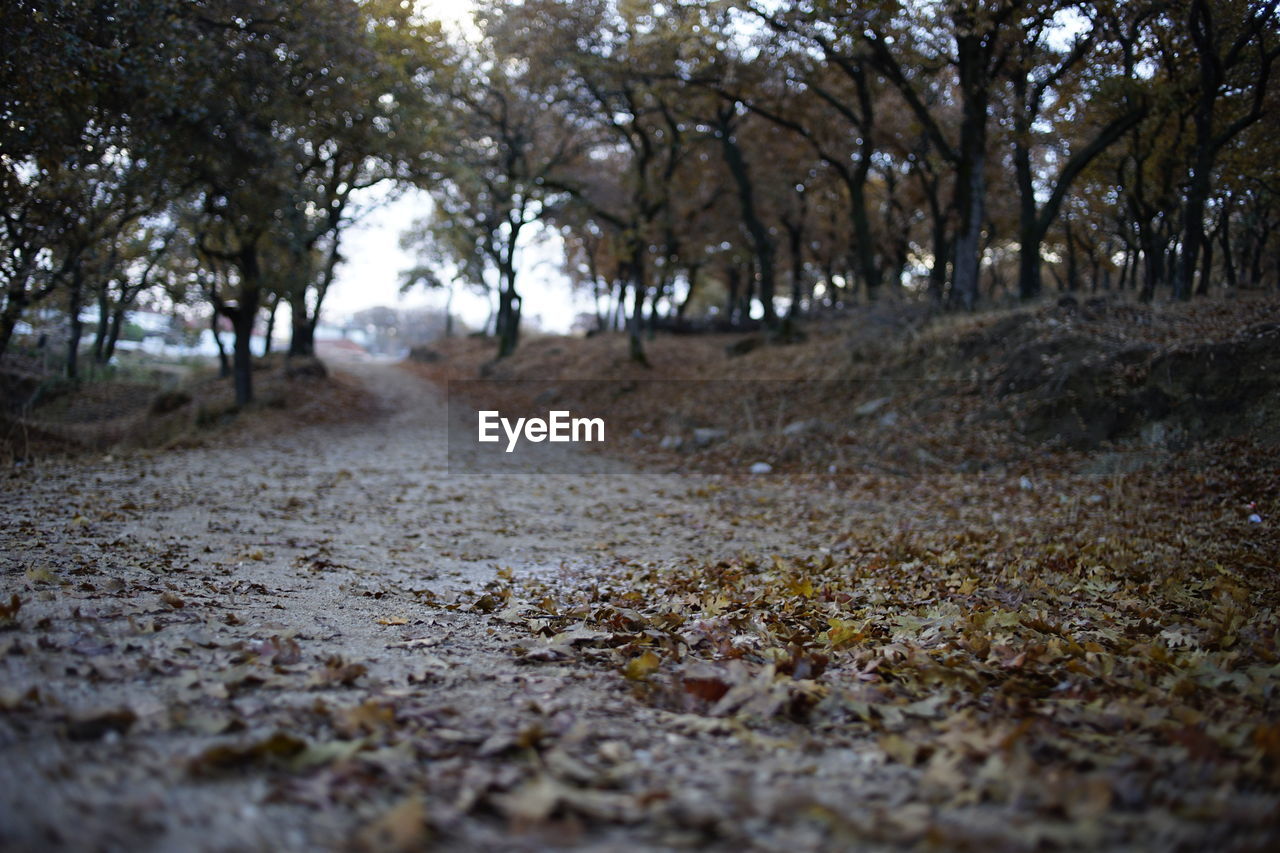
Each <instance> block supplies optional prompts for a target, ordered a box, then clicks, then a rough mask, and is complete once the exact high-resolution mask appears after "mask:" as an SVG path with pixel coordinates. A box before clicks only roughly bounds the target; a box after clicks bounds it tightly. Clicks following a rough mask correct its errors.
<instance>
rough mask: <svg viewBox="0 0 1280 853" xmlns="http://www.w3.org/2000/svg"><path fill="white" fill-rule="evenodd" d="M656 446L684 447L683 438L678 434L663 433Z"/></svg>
mask: <svg viewBox="0 0 1280 853" xmlns="http://www.w3.org/2000/svg"><path fill="white" fill-rule="evenodd" d="M658 446H659V447H661V448H662V449H663V450H679V449H680V448H681V447H684V439H683V438H682V437H681V436H678V435H664V436H663V437H662V440H661V441H659V442H658Z"/></svg>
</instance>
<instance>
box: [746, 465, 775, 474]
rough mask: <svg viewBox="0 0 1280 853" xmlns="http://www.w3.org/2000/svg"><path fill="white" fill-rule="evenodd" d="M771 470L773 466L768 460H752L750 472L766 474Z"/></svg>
mask: <svg viewBox="0 0 1280 853" xmlns="http://www.w3.org/2000/svg"><path fill="white" fill-rule="evenodd" d="M772 470H773V466H772V465H770V464H769V463H768V462H753V463H752V464H751V473H752V474H768V473H769V472H770V471H772Z"/></svg>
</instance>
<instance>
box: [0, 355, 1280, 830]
mask: <svg viewBox="0 0 1280 853" xmlns="http://www.w3.org/2000/svg"><path fill="white" fill-rule="evenodd" d="M343 369H344V371H345V374H344V375H342V376H340V377H339V382H340V383H341V384H342V385H343V388H344V391H343V393H342V395H341V396H340V397H338V398H335V399H340V400H342V401H345V402H344V405H347V406H350V407H352V408H353V409H356V410H357V411H350V412H346V413H344V414H343V416H340V417H328V418H314V419H312V420H313V421H314V422H312V423H309V424H308V425H306V426H302V427H300V428H298V429H296V430H292V431H287V432H285V431H276V432H270V431H265V432H264V431H263V430H261V429H257V430H253V429H249V430H245V431H242V432H234V431H233V432H229V433H227V434H225V435H222V436H220V437H219V438H218V440H216V441H206V442H202V443H196V444H195V445H194V446H189V445H188V444H186V443H184V444H182V445H180V446H175V447H171V448H169V449H166V450H150V451H149V450H133V451H114V452H111V453H108V454H105V455H98V454H94V455H92V456H84V455H80V456H74V457H70V458H61V459H59V458H47V459H27V460H24V461H23V462H22V463H21V464H14V465H12V466H10V467H9V468H8V469H7V470H6V471H5V473H4V476H5V478H6V479H5V480H4V483H3V516H4V524H3V528H2V532H0V543H2V546H0V547H2V549H3V550H2V552H0V577H3V595H2V596H0V627H2V630H0V759H2V762H3V765H4V767H5V771H4V772H3V773H2V774H0V846H4V847H5V848H6V849H33V850H34V849H40V850H44V849H68V848H70V849H83V848H86V847H88V848H94V849H99V848H100V849H130V850H132V849H146V848H150V849H163V850H191V849H206V850H221V849H273V850H274V849H315V848H317V847H318V848H324V849H335V848H336V849H377V850H384V849H419V848H421V847H423V846H427V845H431V846H434V847H438V848H440V849H446V850H447V849H458V850H477V849H492V850H512V849H516V850H519V849H529V850H535V849H549V848H550V849H558V848H565V847H569V848H578V849H593V850H619V849H688V848H698V849H726V850H727V849H744V848H746V849H763V850H781V849H786V850H807V849H833V848H849V847H853V848H858V849H881V848H883V849H903V848H916V847H925V848H940V849H968V848H979V847H981V848H991V849H1011V850H1021V849H1039V848H1044V847H1049V848H1054V847H1063V848H1076V849H1084V848H1089V849H1093V848H1099V847H1106V848H1111V849H1151V848H1159V849H1179V848H1184V849H1199V848H1203V847H1206V846H1210V845H1213V846H1218V847H1226V848H1232V849H1264V848H1267V847H1269V846H1271V845H1273V844H1275V843H1276V841H1277V840H1278V839H1280V826H1278V825H1277V823H1276V818H1275V815H1276V813H1277V805H1280V793H1278V791H1280V788H1278V785H1277V782H1278V777H1277V771H1278V767H1280V715H1278V709H1280V705H1278V704H1277V701H1278V697H1277V695H1276V686H1277V684H1278V683H1280V680H1278V679H1277V636H1276V623H1277V608H1276V603H1277V601H1280V598H1278V597H1277V595H1276V577H1275V564H1274V555H1275V553H1277V548H1276V546H1277V540H1276V535H1275V533H1274V529H1273V525H1272V522H1271V519H1273V518H1274V517H1275V512H1276V511H1277V510H1278V509H1280V506H1277V500H1278V498H1280V496H1278V495H1277V491H1276V490H1277V484H1276V482H1275V479H1274V477H1273V474H1274V469H1271V473H1268V472H1267V471H1266V470H1258V468H1257V465H1256V464H1255V461H1256V459H1257V458H1258V457H1257V456H1256V455H1254V456H1251V455H1250V454H1251V453H1254V450H1253V449H1250V448H1248V447H1244V446H1243V445H1241V446H1236V452H1235V453H1234V455H1233V452H1232V451H1231V447H1232V446H1226V445H1224V448H1225V449H1223V448H1218V449H1217V450H1214V451H1213V452H1208V451H1196V452H1191V451H1188V452H1187V453H1184V454H1183V455H1181V456H1177V457H1176V458H1173V459H1172V461H1169V460H1167V459H1166V461H1165V462H1163V463H1161V464H1159V465H1156V464H1153V463H1151V462H1149V461H1144V462H1142V463H1141V464H1139V465H1136V466H1129V467H1132V468H1134V469H1136V470H1128V468H1127V467H1126V466H1119V467H1117V466H1115V465H1112V466H1109V467H1108V468H1107V470H1106V471H1105V472H1103V473H1102V474H1101V475H1099V473H1098V472H1097V471H1092V470H1088V466H1087V465H1086V464H1085V462H1087V460H1084V459H1082V458H1081V457H1078V456H1075V457H1073V456H1070V455H1067V456H1063V457H1061V458H1055V459H1054V460H1050V459H1048V458H1043V459H1037V460H1036V461H1034V462H1028V461H1027V460H1026V459H1025V458H1023V459H1022V460H1021V461H1020V462H1018V463H1016V464H1014V463H1001V464H1000V465H999V466H997V467H994V468H992V469H991V470H988V471H984V472H980V473H974V472H968V471H963V470H957V469H955V468H953V467H946V468H945V469H944V467H943V466H941V465H940V464H935V463H936V460H937V459H938V457H937V456H934V455H933V454H930V457H931V458H928V459H926V461H927V462H928V464H927V465H924V466H923V470H918V471H905V470H898V469H897V468H896V467H895V466H888V467H889V469H890V470H888V471H886V470H881V469H879V468H874V467H873V468H870V469H866V470H861V471H843V470H841V471H828V470H827V469H826V468H825V467H824V468H823V469H820V470H818V471H817V472H808V473H805V472H799V473H796V474H794V475H791V476H785V477H784V476H780V475H779V476H773V475H769V476H765V475H759V476H752V475H749V474H746V473H745V471H739V470H736V469H735V470H731V471H730V473H692V472H691V471H690V470H688V469H689V468H692V467H697V466H694V465H685V464H683V461H684V460H686V459H687V458H688V457H683V456H681V455H679V454H678V453H676V454H668V455H667V456H662V455H656V456H654V457H653V459H651V460H650V463H651V464H648V465H647V467H639V466H636V465H634V464H632V463H630V462H628V461H624V460H619V459H616V458H604V457H600V456H596V455H591V454H587V453H583V452H580V451H578V450H573V449H568V450H566V449H563V448H560V447H557V448H550V447H546V448H544V449H545V455H544V456H542V457H539V458H537V459H535V463H536V464H535V466H534V467H535V468H536V469H537V470H536V471H535V472H533V473H520V474H508V475H492V474H489V475H482V476H477V475H473V474H468V473H466V471H467V470H469V469H468V468H467V466H466V464H465V460H460V459H459V457H457V456H456V455H453V456H450V455H449V453H448V451H447V447H446V443H445V441H444V435H445V433H446V431H447V429H446V428H447V426H448V422H449V418H453V419H455V423H454V425H455V427H457V428H460V429H471V426H470V424H471V421H470V418H471V417H472V415H471V413H470V412H469V411H467V410H465V409H464V408H463V407H461V406H459V405H458V404H457V400H454V401H452V402H453V403H454V405H453V406H452V407H450V406H447V405H446V401H445V397H444V395H443V392H442V391H441V389H440V388H439V387H438V386H436V385H433V384H431V383H430V382H428V381H426V380H424V379H423V378H422V376H420V375H419V373H417V372H414V371H413V370H412V369H409V368H407V367H404V366H399V365H388V364H363V365H361V364H353V365H347V366H346V367H344V368H343ZM879 416H880V415H879V414H877V417H879ZM907 416H908V417H909V415H907ZM266 421H267V422H270V423H273V424H276V425H277V426H278V425H279V424H281V423H286V422H287V421H285V420H283V419H281V418H275V419H266ZM651 438H656V436H654V437H651ZM726 443H731V442H726ZM759 449H760V447H759V445H751V446H750V448H749V452H756V451H757V450H759ZM744 452H747V451H744ZM1197 452H1198V453H1199V455H1196V453H1197ZM744 458H747V457H744ZM796 458H797V459H809V458H811V457H810V456H806V455H805V454H800V455H798V456H796ZM920 458H922V459H923V458H925V457H920ZM1144 458H1145V457H1144ZM730 459H731V462H732V465H734V466H736V465H737V463H738V462H739V461H742V460H740V459H739V458H738V456H737V455H732V456H731V457H730ZM780 467H786V463H785V460H784V461H783V462H781V463H780ZM883 467H884V466H882V468H883ZM1121 469H1123V470H1121ZM868 471H869V472H870V473H868ZM1155 498H1159V499H1158V500H1157V499H1155ZM1254 516H1256V517H1258V518H1259V519H1261V521H1254V520H1253V517H1254Z"/></svg>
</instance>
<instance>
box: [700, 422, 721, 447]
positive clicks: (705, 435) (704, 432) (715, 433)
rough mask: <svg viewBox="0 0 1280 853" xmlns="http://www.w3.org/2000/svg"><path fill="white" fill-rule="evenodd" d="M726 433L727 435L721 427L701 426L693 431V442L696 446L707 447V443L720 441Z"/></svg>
mask: <svg viewBox="0 0 1280 853" xmlns="http://www.w3.org/2000/svg"><path fill="white" fill-rule="evenodd" d="M726 435H728V433H727V432H725V431H724V430H722V429H713V428H711V427H701V428H699V429H695V430H694V431H693V443H694V444H696V445H697V446H698V447H707V446H708V445H711V444H715V443H716V442H717V441H720V440H721V439H723V438H724V437H725V436H726Z"/></svg>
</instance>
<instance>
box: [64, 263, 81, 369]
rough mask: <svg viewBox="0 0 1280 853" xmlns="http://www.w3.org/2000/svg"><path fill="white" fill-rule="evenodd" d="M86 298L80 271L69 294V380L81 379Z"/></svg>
mask: <svg viewBox="0 0 1280 853" xmlns="http://www.w3.org/2000/svg"><path fill="white" fill-rule="evenodd" d="M83 296H84V284H83V282H82V281H81V278H80V273H79V271H77V272H75V273H73V275H72V280H71V283H70V289H69V292H68V294H67V299H68V302H67V314H68V317H67V319H68V323H67V378H68V379H70V380H71V381H73V382H74V381H76V380H78V379H79V378H80V339H81V338H82V337H83V336H84V323H83V322H82V321H81V319H80V309H81V307H83V306H82V301H83Z"/></svg>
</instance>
